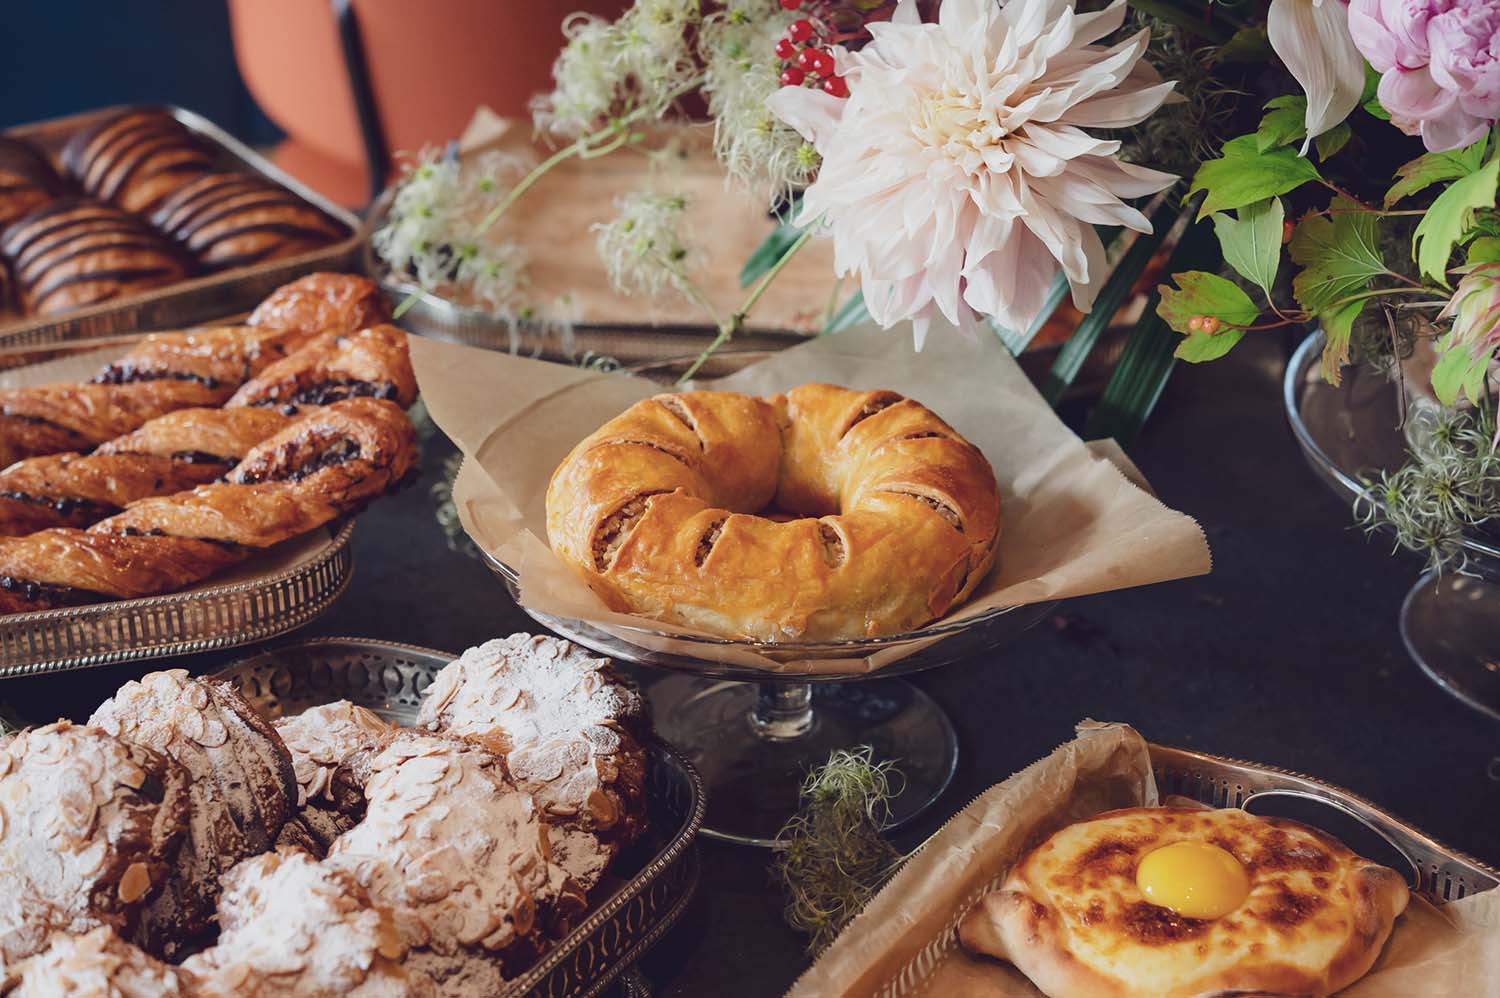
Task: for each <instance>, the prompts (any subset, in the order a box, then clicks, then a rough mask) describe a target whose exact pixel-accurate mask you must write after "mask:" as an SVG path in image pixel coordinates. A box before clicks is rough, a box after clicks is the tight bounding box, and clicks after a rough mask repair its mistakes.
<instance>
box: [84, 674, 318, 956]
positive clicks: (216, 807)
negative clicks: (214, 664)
mask: <svg viewBox="0 0 1500 998" xmlns="http://www.w3.org/2000/svg"><path fill="white" fill-rule="evenodd" d="M90 723H93V724H97V725H99V726H100V727H102V728H104V729H105V730H106V731H108V732H110V733H111V734H114V735H118V736H119V737H121V738H123V739H125V740H127V741H131V742H134V743H137V744H141V745H145V746H147V747H150V748H153V749H156V750H157V751H159V752H161V753H163V754H164V755H167V756H170V757H171V758H173V759H175V760H177V761H178V762H179V763H181V764H182V765H183V766H184V767H185V768H186V769H187V770H188V772H189V773H190V774H191V776H192V785H191V787H190V788H189V799H190V801H191V815H190V818H191V820H190V822H189V827H188V835H187V839H186V841H185V842H184V843H183V845H182V848H181V850H180V851H179V854H178V862H177V869H176V871H175V872H174V875H173V876H172V878H171V879H170V881H169V882H168V884H167V887H166V889H165V890H164V891H163V892H162V893H161V895H160V896H159V897H157V898H156V899H155V900H154V901H153V902H152V903H151V905H150V906H149V907H148V908H147V909H146V911H145V913H144V916H143V918H142V920H141V926H140V931H139V933H138V936H137V939H138V941H139V942H140V943H141V944H142V945H143V946H144V947H145V948H146V949H147V950H148V951H151V952H160V953H163V954H166V955H167V956H171V955H172V954H173V953H175V952H177V951H178V949H179V948H180V947H181V945H182V944H183V943H184V942H186V941H188V940H190V939H191V938H192V937H194V936H196V935H200V934H201V933H203V932H204V931H206V930H207V929H208V928H209V926H210V924H211V921H212V917H213V913H214V906H215V902H216V901H217V899H218V892H219V879H220V877H221V876H222V875H223V874H224V873H225V872H227V871H228V870H229V869H230V868H231V867H232V866H234V864H235V863H237V862H239V861H240V860H241V859H243V858H245V857H247V856H253V855H256V854H257V853H261V852H265V851H266V850H267V849H269V848H271V846H272V845H273V844H274V843H275V842H276V839H277V836H278V835H279V834H280V833H281V828H282V825H284V824H285V823H286V821H287V819H288V818H290V817H291V816H292V814H293V813H294V808H295V802H296V800H297V780H296V775H295V773H294V771H293V769H292V759H291V755H290V754H289V753H288V752H287V750H286V746H285V745H283V744H282V742H281V737H280V736H279V735H277V734H276V731H275V729H274V728H272V727H271V725H270V723H269V722H267V721H266V720H265V719H264V718H262V717H261V716H260V715H259V714H257V713H256V712H255V710H254V709H253V708H252V707H251V706H250V705H249V704H248V703H246V702H245V700H244V698H243V697H241V696H240V695H239V693H238V692H236V691H235V690H234V688H233V687H231V686H230V685H229V684H227V683H223V682H219V681H216V680H207V679H194V678H192V677H190V676H189V675H188V674H187V672H186V671H185V670H182V669H173V670H170V671H167V672H153V673H150V674H148V675H146V676H144V677H142V678H141V680H140V681H139V682H129V683H126V684H125V685H124V686H122V687H120V689H119V690H118V691H117V692H116V693H115V695H114V696H113V697H111V698H110V699H108V700H106V701H105V702H104V703H102V704H100V706H99V709H98V710H96V711H95V712H94V716H93V717H92V718H90Z"/></svg>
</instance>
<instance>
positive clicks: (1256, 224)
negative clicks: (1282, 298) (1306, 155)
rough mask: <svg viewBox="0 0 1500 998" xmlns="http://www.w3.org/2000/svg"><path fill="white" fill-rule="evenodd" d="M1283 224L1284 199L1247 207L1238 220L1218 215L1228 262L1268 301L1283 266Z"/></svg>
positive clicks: (1218, 229)
mask: <svg viewBox="0 0 1500 998" xmlns="http://www.w3.org/2000/svg"><path fill="white" fill-rule="evenodd" d="M1282 221H1283V213H1282V208H1281V199H1280V198H1271V199H1270V200H1268V201H1257V202H1256V203H1255V204H1247V205H1245V207H1243V208H1241V209H1240V210H1239V218H1237V219H1236V218H1231V217H1230V216H1228V215H1225V214H1222V213H1219V214H1215V215H1214V232H1215V234H1217V235H1218V237H1219V246H1220V247H1221V248H1222V249H1223V251H1224V259H1225V260H1226V261H1227V262H1228V263H1229V265H1230V266H1231V267H1233V268H1234V269H1235V271H1236V272H1238V273H1239V275H1240V276H1241V277H1243V278H1244V279H1245V280H1247V281H1250V282H1252V283H1254V284H1258V285H1260V288H1261V290H1262V291H1264V292H1265V293H1266V298H1267V299H1269V298H1270V297H1271V285H1273V284H1275V283H1276V268H1277V267H1278V266H1279V265H1280V264H1281V223H1282Z"/></svg>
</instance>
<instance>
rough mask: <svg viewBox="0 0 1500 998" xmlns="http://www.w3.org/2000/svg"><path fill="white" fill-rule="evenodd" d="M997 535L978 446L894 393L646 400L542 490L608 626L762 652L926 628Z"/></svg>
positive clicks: (562, 542)
mask: <svg viewBox="0 0 1500 998" xmlns="http://www.w3.org/2000/svg"><path fill="white" fill-rule="evenodd" d="M768 509H769V510H774V511H775V515H759V514H762V513H763V512H765V511H767V510H768ZM788 517H791V518H788ZM999 530H1000V498H999V492H998V489H997V487H996V484H995V474H994V471H993V470H992V469H991V468H990V465H989V462H988V461H986V460H985V458H984V455H983V454H981V453H980V451H979V449H978V448H977V447H975V446H974V445H973V444H971V443H969V442H968V441H967V440H965V439H963V437H961V436H959V434H958V433H957V432H956V431H954V430H953V428H952V427H950V426H948V424H946V423H944V422H943V421H942V420H941V419H939V418H938V417H937V416H936V415H934V414H933V413H932V412H931V411H930V410H929V409H927V408H926V407H925V406H923V405H921V404H919V403H917V402H914V401H912V400H911V399H907V398H903V397H902V396H900V395H898V394H896V393H895V392H889V391H854V390H851V389H847V388H839V387H836V386H833V385H819V384H811V385H803V386H801V387H799V388H794V389H792V390H791V391H790V392H788V393H786V394H785V395H778V396H775V397H774V398H770V399H760V398H756V397H754V396H750V395H742V394H739V393H735V392H714V391H697V392H679V393H674V394H668V395H657V396H655V397H653V398H649V399H645V400H643V401H641V402H637V403H636V404H635V405H633V406H631V407H630V408H629V409H627V410H626V411H625V412H624V413H622V414H621V415H619V416H617V417H615V418H614V419H612V420H610V421H609V422H608V423H606V424H604V425H603V426H602V427H600V428H599V429H598V430H597V431H595V432H594V433H593V434H591V435H590V436H588V437H587V438H585V439H584V440H583V441H582V442H581V443H579V444H578V446H576V447H575V448H573V451H572V453H570V454H569V455H568V457H567V458H566V459H565V460H564V461H563V462H562V464H561V465H560V466H559V467H558V469H557V470H556V472H554V473H553V476H552V481H551V483H550V485H549V487H548V489H547V535H548V540H549V542H550V544H551V545H552V550H553V552H554V553H555V554H556V555H557V556H558V558H560V559H561V560H562V561H563V562H564V563H566V564H567V565H569V566H570V567H571V568H573V569H574V570H575V571H577V572H578V573H579V574H580V575H582V577H583V578H584V579H585V580H586V581H587V582H588V583H589V585H590V586H591V587H592V588H593V590H594V591H595V592H596V593H598V594H599V596H600V597H601V598H602V599H603V600H604V602H605V603H606V604H607V605H608V606H609V607H610V608H611V609H612V610H617V611H622V612H626V613H636V614H641V615H643V616H647V617H651V618H654V619H657V620H664V621H670V622H673V623H678V624H684V625H687V626H690V627H695V628H699V629H701V630H705V631H708V632H709V633H712V634H716V635H721V636H724V637H732V638H744V639H750V640H757V641H829V640H843V639H853V638H864V637H874V636H877V635H883V634H894V633H900V632H902V631H907V630H911V629H913V628H916V627H920V626H921V625H923V624H926V623H928V622H930V621H932V620H934V619H936V618H938V617H940V616H942V615H943V614H945V613H947V612H948V611H949V610H950V609H952V608H953V607H955V606H957V605H958V604H960V603H962V602H963V601H964V600H965V599H967V598H968V597H969V595H970V594H971V593H972V592H973V591H974V589H975V587H976V586H977V585H978V584H979V582H980V581H981V580H982V579H983V578H984V576H985V575H986V574H987V573H988V571H989V569H990V567H991V565H992V564H993V563H994V557H995V542H996V539H997V537H998V535H999Z"/></svg>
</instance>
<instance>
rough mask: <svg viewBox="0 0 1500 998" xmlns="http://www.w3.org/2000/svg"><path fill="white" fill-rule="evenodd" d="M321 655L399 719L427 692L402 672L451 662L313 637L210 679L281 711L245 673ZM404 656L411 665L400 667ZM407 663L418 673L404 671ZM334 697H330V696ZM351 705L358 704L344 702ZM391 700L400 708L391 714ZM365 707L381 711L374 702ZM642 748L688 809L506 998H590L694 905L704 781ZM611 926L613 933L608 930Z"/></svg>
mask: <svg viewBox="0 0 1500 998" xmlns="http://www.w3.org/2000/svg"><path fill="white" fill-rule="evenodd" d="M319 652H324V653H328V654H331V655H337V654H339V653H345V654H348V653H353V654H354V655H357V656H359V657H360V658H363V659H369V660H372V661H371V663H369V664H367V663H365V662H360V663H359V664H360V668H361V669H362V670H363V671H364V679H365V681H366V683H367V688H368V689H369V690H371V691H378V694H379V696H380V697H381V698H382V699H383V701H384V709H385V710H386V712H387V713H400V712H404V710H403V709H404V708H410V707H413V706H414V704H411V703H407V702H406V701H408V700H411V701H414V700H416V699H417V698H418V697H419V696H420V694H421V691H422V690H423V689H425V687H426V682H422V681H420V679H421V678H425V679H427V680H428V681H430V679H431V676H430V675H427V676H425V677H417V676H415V675H408V674H407V673H408V671H412V672H415V671H417V670H421V669H423V668H424V667H430V668H431V669H432V671H433V672H436V670H437V669H439V668H442V666H444V665H447V664H448V663H449V662H450V661H452V660H453V658H455V657H456V656H454V655H452V654H450V653H447V652H443V651H439V650H437V649H433V648H424V647H421V646H419V645H410V644H402V643H398V642H392V641H377V640H371V639H366V638H352V637H328V638H312V639H306V640H301V641H290V642H284V643H282V644H279V645H275V646H272V647H270V648H267V649H264V650H262V651H259V652H257V653H256V654H254V655H251V656H249V657H247V658H244V659H240V660H239V661H237V662H234V663H232V664H230V665H229V666H228V667H226V668H225V669H223V670H221V671H220V672H218V673H216V676H217V677H218V678H222V679H228V680H231V681H233V682H236V683H237V684H238V685H239V686H240V688H241V691H242V692H243V693H244V694H245V695H246V698H247V699H249V700H250V701H251V702H252V703H256V704H257V705H259V704H267V703H275V704H276V705H278V707H279V702H280V701H281V700H282V699H287V700H294V701H295V700H300V699H301V698H295V697H292V696H290V694H289V692H286V691H282V692H278V691H277V690H276V689H275V688H274V686H273V684H274V681H275V680H274V679H272V680H269V681H267V682H266V686H265V689H264V692H258V691H257V689H255V688H252V687H251V686H249V685H247V684H249V683H250V682H252V681H251V680H249V677H248V676H247V675H246V674H248V673H251V672H253V671H254V670H256V669H261V668H266V667H269V666H271V665H272V664H276V663H280V664H283V665H284V664H285V663H284V660H285V659H287V658H289V657H291V656H295V655H296V654H298V653H302V654H304V655H309V654H316V653H319ZM402 658H406V659H408V660H411V661H410V662H409V663H402V662H401V661H400V660H401V659H402ZM351 664H352V663H351ZM371 665H375V666H376V667H378V671H372V669H371ZM403 665H407V666H408V669H403V668H402V666H403ZM411 666H415V667H416V668H415V669H411V668H410V667H411ZM347 671H348V670H345V676H344V680H345V682H346V685H345V686H344V687H343V690H344V691H345V692H346V693H357V692H358V691H356V690H353V689H352V688H350V687H349V686H348V685H347V678H348V677H347ZM392 673H394V674H392ZM309 683H310V684H312V685H313V687H314V692H315V693H334V692H336V691H337V690H338V689H339V688H340V687H339V683H340V678H339V677H338V676H337V675H336V674H335V670H333V669H327V670H320V671H319V673H318V674H317V675H316V676H311V677H309ZM334 698H336V697H330V699H334ZM350 699H358V697H356V696H351V697H350ZM392 700H394V701H396V703H397V704H398V705H399V706H397V707H394V708H393V707H392V706H391V701H392ZM367 706H372V707H375V708H376V709H380V707H379V705H377V704H375V703H374V701H373V699H371V700H370V702H369V703H367ZM650 750H651V756H652V769H651V776H650V778H649V779H648V791H652V792H654V793H655V794H659V793H660V791H661V789H662V788H661V787H659V786H658V784H660V783H662V782H665V781H675V782H676V787H675V789H676V790H677V792H679V793H685V794H686V807H684V808H682V812H683V813H682V817H681V820H680V824H679V825H678V826H677V827H676V829H675V830H674V831H673V832H672V834H671V837H670V838H668V839H667V841H666V842H665V844H664V845H663V846H662V847H661V848H660V850H659V851H658V852H657V853H656V854H655V855H654V856H653V857H652V858H651V860H650V861H649V862H647V863H646V865H645V866H644V867H642V868H641V869H640V870H639V871H638V872H636V873H635V875H634V876H632V877H631V878H630V879H629V880H628V881H626V883H625V884H624V885H622V886H621V887H619V888H618V889H617V890H616V891H615V893H614V894H613V895H611V896H610V897H608V898H607V899H605V900H604V901H603V902H602V903H601V904H599V905H598V907H596V908H595V909H594V910H593V911H591V912H590V913H589V915H588V917H587V918H585V919H584V920H583V921H582V922H581V923H579V925H577V926H576V927H575V928H574V929H573V930H572V931H571V932H570V933H568V935H567V936H565V937H564V938H563V939H561V940H559V941H558V942H557V944H556V945H555V946H553V948H552V949H551V950H549V951H548V952H547V953H546V954H545V955H544V956H543V957H542V959H541V960H540V961H538V963H537V964H536V965H535V966H534V967H532V968H531V969H530V970H528V971H527V972H526V973H525V974H523V975H522V976H520V977H518V978H516V979H515V980H514V981H513V982H511V984H510V986H509V987H508V988H507V989H506V991H505V994H506V995H507V996H520V995H548V996H554V998H592V996H594V995H597V994H598V993H599V992H601V991H602V990H603V989H604V988H605V987H606V986H607V985H608V984H609V983H610V982H612V981H613V980H614V979H615V978H616V977H617V976H618V975H619V974H620V973H622V972H623V971H624V970H625V969H626V968H627V967H628V966H630V965H631V964H632V963H633V962H634V960H635V959H636V958H637V957H638V956H639V955H640V954H641V953H642V952H644V951H645V950H646V949H647V948H649V947H650V946H651V945H652V944H653V943H655V942H656V940H657V939H658V938H660V936H661V935H662V934H663V933H665V932H666V930H667V929H668V928H670V927H671V925H672V924H673V923H674V922H675V921H676V920H677V918H678V917H679V916H680V915H681V914H682V911H683V909H684V908H686V906H687V904H688V902H689V901H690V900H691V899H692V896H693V893H694V891H695V890H696V888H697V884H698V876H699V867H698V854H697V851H696V849H694V848H693V843H694V839H695V837H696V835H697V831H698V826H699V825H700V824H701V823H702V821H703V811H704V804H705V802H704V794H703V784H702V781H701V779H700V778H699V776H698V772H697V770H696V769H695V768H694V767H693V765H692V763H691V762H689V761H688V760H687V759H686V758H684V757H683V756H682V755H681V754H680V753H679V752H678V751H677V750H676V749H674V748H672V747H671V746H670V745H667V744H666V743H664V742H660V741H657V742H654V743H652V744H651V746H650ZM663 774H670V775H666V776H663ZM658 802H659V803H661V804H662V806H665V807H670V805H669V804H667V803H666V802H665V801H663V800H660V799H659V800H658ZM658 895H660V896H659V897H658ZM651 905H656V906H658V907H657V908H656V910H654V911H653V910H650V906H651ZM632 906H639V907H641V908H642V909H643V910H642V917H643V919H644V921H642V922H637V923H636V924H635V925H634V926H632V924H631V919H630V917H629V916H630V913H631V912H630V909H631V908H632ZM611 927H613V929H614V931H613V932H610V931H609V930H610V928H611ZM606 937H608V938H606ZM610 940H612V941H613V942H615V943H616V944H618V943H624V945H623V946H622V948H621V949H620V951H619V952H617V953H604V954H595V953H594V952H593V945H592V944H594V943H595V942H599V943H600V945H604V946H607V945H609V941H610Z"/></svg>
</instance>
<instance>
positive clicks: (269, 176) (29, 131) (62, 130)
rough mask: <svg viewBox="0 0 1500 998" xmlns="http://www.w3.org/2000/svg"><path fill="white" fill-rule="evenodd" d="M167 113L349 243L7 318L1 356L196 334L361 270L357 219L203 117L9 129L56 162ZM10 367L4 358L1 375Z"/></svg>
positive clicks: (89, 117)
mask: <svg viewBox="0 0 1500 998" xmlns="http://www.w3.org/2000/svg"><path fill="white" fill-rule="evenodd" d="M137 106H138V107H141V108H148V107H155V108H158V109H160V110H163V111H166V112H167V113H168V114H170V115H171V116H172V117H174V118H176V119H177V120H178V121H179V122H181V123H182V124H183V125H185V126H186V127H187V129H188V130H189V131H191V132H193V133H194V134H195V135H197V136H198V137H199V138H200V139H202V140H203V141H205V142H207V143H208V144H209V145H210V146H211V147H213V148H214V149H215V150H216V151H217V152H218V154H219V156H220V157H221V158H222V160H223V162H224V165H225V166H228V167H231V168H234V169H237V170H240V171H243V172H247V173H251V174H256V175H259V176H261V177H263V178H265V179H266V180H269V181H271V182H272V183H274V184H276V185H278V186H280V187H283V188H285V189H286V190H288V191H290V192H291V193H293V194H295V195H296V196H297V197H299V198H301V199H302V200H303V201H305V202H307V203H308V204H310V205H312V206H313V207H314V208H316V209H318V210H319V211H321V212H322V213H323V214H325V215H327V216H328V217H330V218H332V219H333V220H334V221H336V222H338V223H339V224H340V225H341V226H343V227H344V229H345V230H346V235H345V236H344V237H343V238H342V239H340V240H338V241H337V242H332V243H329V244H328V245H326V246H321V247H319V248H317V249H314V250H310V251H309V252H307V253H300V254H298V255H296V256H290V257H286V258H285V259H280V260H268V261H266V262H264V263H257V264H252V265H250V266H248V267H233V268H230V269H228V270H222V271H218V272H216V273H211V274H203V275H200V276H198V277H193V278H189V279H188V280H186V281H180V282H178V283H176V284H169V285H167V286H166V287H161V288H155V289H152V290H150V291H146V292H143V293H141V294H138V295H130V296H127V297H123V298H119V299H116V300H113V301H107V302H101V303H99V304H97V305H90V306H88V307H86V308H80V309H76V310H74V311H71V312H67V313H65V314H63V315H51V316H36V317H32V316H15V315H7V314H5V313H3V312H0V349H3V348H10V347H31V346H42V345H46V344H52V343H61V342H67V341H70V340H87V339H95V338H98V337H104V336H112V335H114V334H117V333H128V332H135V331H137V330H154V329H171V328H175V327H178V326H189V325H193V324H196V323H200V322H205V321H208V320H210V319H218V318H219V317H221V316H224V315H227V314H229V313H233V312H248V311H249V310H250V309H251V308H253V307H254V306H255V304H256V303H257V302H259V301H260V300H261V299H262V298H264V297H265V296H266V295H268V294H270V293H271V292H272V291H274V290H275V289H276V288H278V287H280V286H281V285H283V284H285V283H287V282H288V281H290V280H292V279H293V278H296V277H300V276H302V275H303V274H307V273H311V272H313V271H315V270H358V269H359V266H360V245H361V244H362V243H363V241H364V238H365V229H364V226H363V224H362V223H361V221H360V220H359V218H358V217H357V216H355V215H354V214H352V213H351V212H349V211H347V210H345V209H344V208H341V207H340V206H338V205H336V204H334V203H333V202H332V201H329V200H328V199H327V198H325V197H323V196H322V195H321V194H319V193H317V192H316V191H314V190H312V189H311V188H310V187H307V186H305V185H303V184H302V183H300V182H298V181H297V180H295V179H293V178H292V177H291V176H289V175H288V174H286V173H283V172H282V171H281V170H280V169H278V168H277V167H276V166H274V165H273V164H272V163H271V162H270V161H268V160H267V159H265V158H264V157H262V156H260V155H259V154H257V153H256V152H254V151H253V150H252V149H250V147H248V146H246V145H245V144H244V143H242V142H240V141H239V140H238V139H236V138H235V137H234V136H232V135H230V134H229V133H228V132H226V131H224V130H223V129H222V128H220V127H219V126H218V125H215V124H214V123H213V122H211V121H209V120H208V119H207V118H205V117H203V116H202V115H200V114H196V113H194V112H192V111H189V110H186V109H185V108H180V107H174V106H170V105H120V106H117V107H107V108H101V109H99V110H97V111H85V112H83V113H82V114H73V115H68V116H67V117H63V118H52V119H50V120H47V121H39V122H35V123H32V124H29V125H18V126H16V127H15V128H10V129H6V130H5V131H4V133H3V134H4V135H5V136H6V137H8V138H16V139H24V140H26V141H28V142H30V143H32V144H33V145H36V146H39V147H40V148H41V149H42V151H43V152H45V153H47V154H48V155H49V156H53V157H55V156H56V155H57V153H58V152H59V151H60V150H61V149H62V147H63V145H64V144H65V143H66V142H67V141H68V139H69V138H70V137H71V136H72V135H73V134H74V133H76V132H78V131H81V130H82V129H84V128H87V127H88V126H89V125H91V124H93V123H94V122H96V121H99V120H100V119H102V118H106V117H109V116H110V115H114V114H118V113H120V112H121V111H125V110H129V109H131V108H132V107H137ZM4 366H7V365H6V364H5V363H4V362H3V358H0V367H4Z"/></svg>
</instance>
